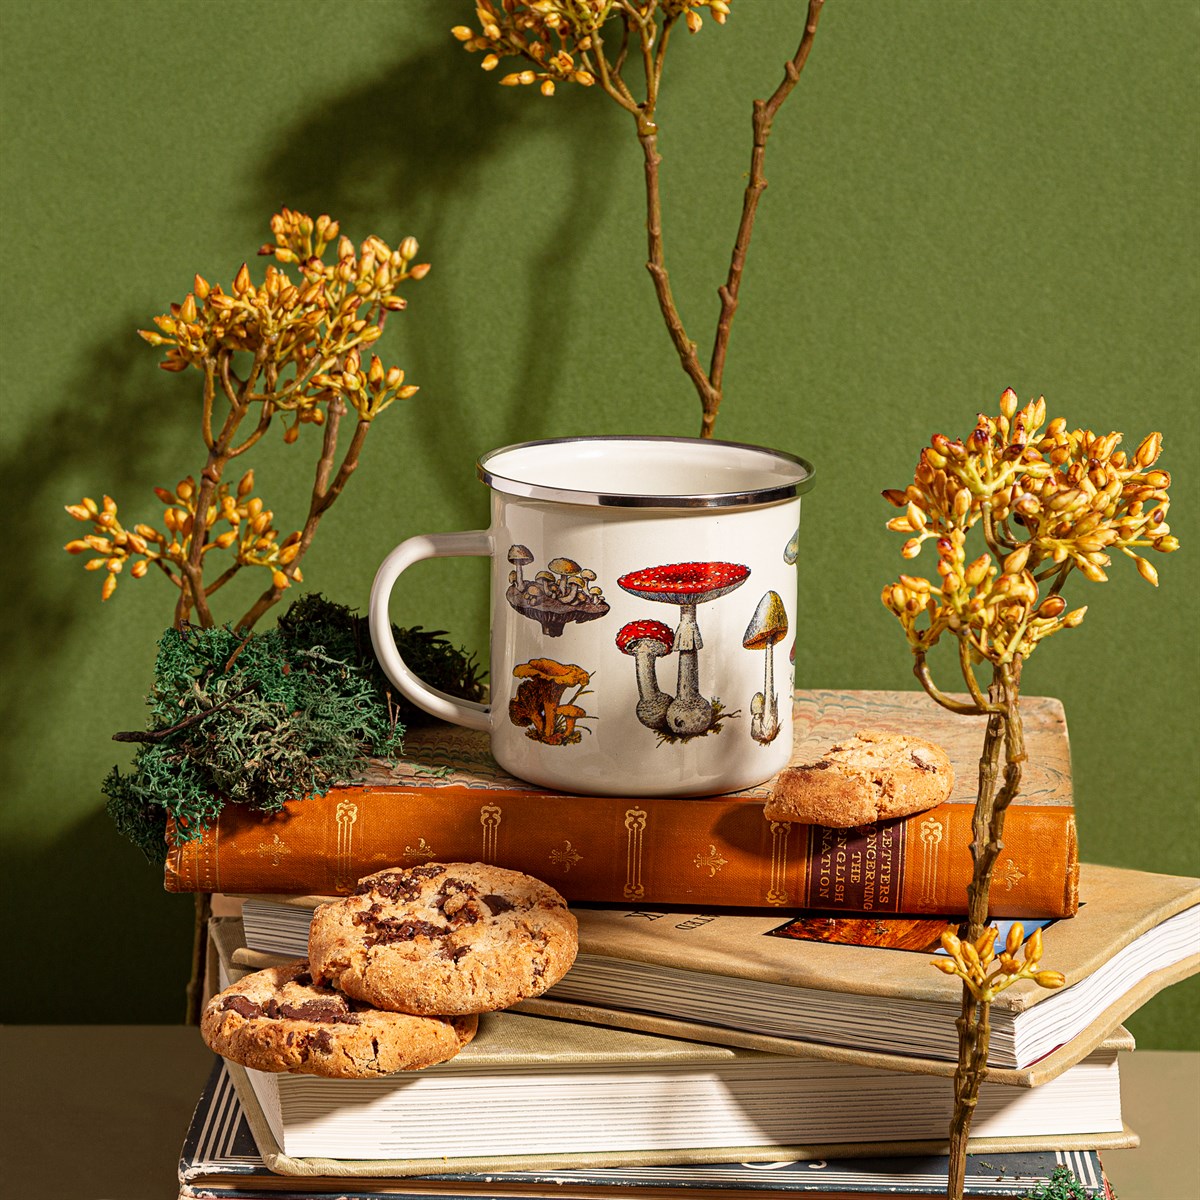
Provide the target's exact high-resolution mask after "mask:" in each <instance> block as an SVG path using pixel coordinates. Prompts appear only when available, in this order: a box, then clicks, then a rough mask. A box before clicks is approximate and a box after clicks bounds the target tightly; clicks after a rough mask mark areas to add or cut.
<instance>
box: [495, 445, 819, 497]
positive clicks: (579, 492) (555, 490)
mask: <svg viewBox="0 0 1200 1200" xmlns="http://www.w3.org/2000/svg"><path fill="white" fill-rule="evenodd" d="M581 442H651V443H655V444H659V445H672V444H674V445H702V446H726V447H729V448H731V449H734V450H751V451H757V452H758V453H761V454H769V455H771V456H772V457H773V458H776V459H779V460H781V461H783V462H786V463H791V464H792V465H793V466H797V467H799V468H800V469H801V471H802V472H803V474H802V475H801V476H800V478H799V479H797V480H795V481H794V482H792V483H782V484H774V485H772V486H771V487H765V488H754V489H752V490H750V491H745V492H708V493H700V494H697V495H684V496H677V495H660V496H646V495H643V494H640V493H635V492H594V491H587V490H584V489H577V488H559V487H550V486H548V485H545V484H540V483H529V482H527V481H525V480H521V479H512V478H510V477H509V476H506V475H499V474H497V473H496V472H494V471H491V470H489V469H488V463H489V462H490V461H491V460H492V459H494V458H496V457H497V456H498V455H501V454H507V453H508V452H509V451H512V450H526V449H530V448H532V447H534V446H561V445H567V444H571V445H578V444H579V443H581ZM475 470H476V473H477V475H478V476H479V478H480V479H481V480H482V481H483V482H484V483H486V484H487V486H488V487H490V488H491V489H492V490H493V491H496V492H501V493H503V494H504V495H506V496H517V497H519V498H521V499H524V500H550V501H554V502H556V503H560V504H580V505H592V506H596V505H598V506H602V507H610V508H744V507H749V506H752V505H755V504H774V503H777V502H778V501H780V500H792V499H794V498H795V497H797V496H801V495H803V494H804V493H805V492H807V491H809V489H811V488H812V486H813V483H814V481H815V476H816V471H815V468H814V467H813V465H812V463H810V462H809V461H808V460H807V459H805V458H801V457H800V456H799V455H798V454H790V453H788V451H786V450H776V449H774V448H773V447H771V446H759V445H755V444H754V443H752V442H730V441H722V440H721V439H719V438H688V437H659V436H655V435H649V434H647V435H642V434H632V435H631V434H621V433H614V434H596V435H594V436H585V437H564V438H540V439H536V440H534V441H529V442H514V443H513V444H512V445H509V446H499V447H497V448H496V449H495V450H489V451H488V452H487V453H486V454H483V455H481V456H480V458H479V459H478V461H477V462H476V464H475Z"/></svg>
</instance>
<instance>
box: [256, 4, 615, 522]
mask: <svg viewBox="0 0 1200 1200" xmlns="http://www.w3.org/2000/svg"><path fill="white" fill-rule="evenodd" d="M447 15H448V14H447V9H446V7H445V5H443V4H440V3H438V4H434V5H432V6H431V7H429V8H427V9H426V14H425V24H424V27H423V28H422V30H421V38H420V40H421V41H422V42H423V43H425V48H423V49H421V50H419V51H418V52H417V53H415V54H413V55H412V56H410V57H408V58H405V59H403V60H401V61H398V62H397V63H396V64H395V66H393V67H390V68H388V69H387V70H386V71H384V72H382V73H381V74H379V75H378V76H376V77H375V78H373V79H371V80H369V81H365V82H363V83H362V84H361V85H360V86H359V87H357V88H355V89H354V90H353V91H351V92H348V93H346V94H344V95H343V96H341V97H340V98H338V99H336V100H332V101H323V102H322V104H321V106H320V107H319V108H318V109H315V110H314V111H313V112H311V113H308V114H305V115H303V116H301V117H299V118H298V119H297V121H296V122H295V124H294V125H293V127H292V128H291V130H289V131H287V132H285V133H284V134H283V135H282V136H280V137H278V138H276V139H275V140H276V143H277V144H278V145H279V146H280V149H279V150H278V152H277V153H276V154H275V155H274V156H273V157H271V158H270V159H269V160H268V161H267V162H266V163H265V164H264V167H263V170H262V173H261V182H260V186H259V194H258V196H257V197H255V198H254V205H255V211H256V212H257V213H259V214H262V213H265V212H273V211H276V210H277V209H278V207H279V206H280V205H282V204H286V205H288V207H291V208H298V209H300V210H302V211H306V212H311V213H313V214H316V213H318V212H329V213H331V214H333V215H335V216H337V217H338V218H339V219H340V220H341V224H342V228H343V229H344V230H345V231H346V232H347V233H348V234H349V235H350V236H351V237H352V238H354V239H355V240H356V241H357V240H360V239H361V237H362V236H363V235H364V234H365V233H367V232H370V231H372V230H373V231H376V232H378V233H379V234H380V236H381V237H383V238H384V240H385V241H388V242H389V243H390V244H393V245H394V244H395V243H396V242H397V241H399V239H400V237H402V236H404V235H405V234H407V233H409V232H411V233H413V234H415V236H416V237H417V238H418V240H419V241H420V242H421V245H422V255H421V257H422V258H424V257H425V254H426V253H428V255H429V257H430V259H431V260H432V261H433V264H434V269H433V273H432V274H431V277H430V282H432V283H434V284H437V285H438V286H435V287H430V288H429V290H428V291H425V290H424V289H425V288H427V287H428V284H422V285H421V288H422V290H421V292H420V295H419V298H418V296H417V294H416V293H415V292H414V298H413V304H412V307H411V309H409V310H408V311H407V312H406V313H405V314H404V316H403V322H404V330H405V334H404V350H403V352H402V354H401V355H400V356H399V357H400V361H402V362H403V363H404V364H405V366H406V368H407V367H408V366H409V365H410V364H412V366H413V369H411V370H409V374H410V376H411V377H412V378H413V379H414V381H415V382H418V383H420V384H421V385H422V386H423V388H424V389H425V391H424V393H423V397H422V398H424V397H429V398H430V400H431V403H430V404H429V406H428V407H427V408H425V409H423V410H422V409H420V407H419V405H418V407H417V408H414V409H413V414H412V415H413V418H414V419H413V420H412V421H411V422H410V424H409V426H408V428H409V431H410V433H409V436H410V437H411V438H412V439H414V440H415V441H416V443H417V444H416V445H415V446H413V447H412V448H411V449H409V450H406V451H405V453H406V454H411V455H412V456H413V460H414V461H415V460H416V457H417V456H418V455H420V456H421V457H423V458H425V459H426V460H427V461H432V462H439V461H441V462H445V461H447V459H449V460H451V461H456V460H458V459H459V458H460V457H461V456H462V455H463V453H464V447H475V446H476V443H477V440H478V437H479V425H480V422H479V418H478V413H479V410H480V407H481V406H483V405H487V406H488V409H489V417H488V429H489V430H490V431H491V432H490V436H492V437H493V438H494V439H496V441H495V444H496V445H503V444H507V443H509V442H517V441H525V440H528V439H529V438H531V437H538V436H544V430H546V429H547V428H549V427H550V425H551V424H552V422H553V415H554V411H555V408H556V406H557V405H559V404H561V403H562V400H563V397H562V396H561V395H559V394H557V389H558V385H559V383H560V375H561V356H560V355H558V354H557V353H555V352H554V351H553V349H552V347H553V346H554V345H555V344H559V345H561V344H563V343H564V342H565V341H566V340H567V339H568V336H569V334H570V332H571V326H572V324H573V323H574V322H576V321H577V320H578V319H579V318H580V316H581V309H584V311H586V304H587V300H586V294H585V292H584V291H583V289H581V288H579V287H577V286H575V279H574V272H575V269H576V264H577V262H578V260H579V257H580V256H581V255H582V253H583V251H584V249H585V248H586V246H587V243H588V242H589V240H590V239H591V238H592V237H593V236H594V233H595V231H596V229H597V227H598V226H599V224H600V221H601V218H602V217H603V215H604V212H605V209H606V207H607V205H608V197H609V191H610V189H609V188H608V187H607V186H606V180H607V178H608V176H609V175H610V173H611V172H612V170H613V169H614V164H615V162H616V160H617V159H618V158H619V156H620V155H621V154H622V153H623V152H627V151H628V150H629V146H628V144H627V142H628V141H629V139H627V138H625V137H622V136H621V135H622V134H624V133H627V131H626V130H624V129H622V128H621V122H622V121H623V120H627V118H626V117H625V116H624V114H622V113H619V112H618V111H616V109H615V106H614V105H613V104H612V103H611V102H609V101H608V99H607V98H606V97H604V96H602V95H599V94H593V93H598V92H599V89H584V88H578V87H563V88H560V89H559V92H558V94H557V95H555V96H554V97H553V98H552V99H546V98H543V97H542V96H540V95H537V94H535V92H534V89H532V88H515V89H511V88H502V87H500V86H499V84H498V82H497V74H495V73H491V74H489V73H486V72H483V71H481V70H480V69H479V61H480V59H479V56H477V55H467V54H466V53H465V52H464V51H463V50H462V49H461V48H460V47H459V45H458V43H457V42H455V41H454V40H453V39H452V38H451V37H450V34H449V29H448V24H449V22H448V20H447ZM547 136H552V137H553V138H554V140H553V143H552V145H553V149H552V151H551V152H549V153H547V154H546V155H545V160H546V162H548V163H551V164H553V169H554V172H555V174H554V177H553V178H548V179H547V181H546V186H545V187H544V188H542V189H539V190H538V192H537V194H538V195H539V196H542V195H544V196H545V197H546V200H545V203H539V204H538V205H537V207H536V208H529V207H522V208H520V209H519V210H517V211H504V209H503V208H502V207H498V206H497V205H493V204H488V203H486V202H481V201H480V199H479V196H478V192H479V188H480V186H481V180H482V178H483V177H484V176H485V174H486V172H485V168H486V166H487V165H488V164H489V162H495V161H496V160H498V159H500V158H501V157H502V156H503V155H504V154H505V153H506V152H507V151H508V150H509V149H510V148H511V146H512V144H513V142H514V141H515V140H516V139H518V138H520V139H525V140H527V141H532V140H538V141H541V140H543V139H545V138H546V137H547ZM526 161H527V160H526ZM630 169H631V171H632V170H634V169H635V165H634V164H633V163H631V164H630ZM457 201H465V202H464V203H458V202H457ZM482 216H486V220H487V223H486V224H484V223H483V222H482V221H481V217H482ZM388 231H390V232H391V236H389V233H388ZM468 247H469V248H470V250H468V249H467V248H468ZM454 258H457V259H458V261H459V262H460V263H464V264H469V272H470V273H469V274H468V272H467V270H460V271H458V272H457V273H454V274H452V276H451V277H450V278H447V277H445V276H443V277H440V278H439V276H438V272H439V271H442V270H445V269H446V267H447V266H448V265H449V263H450V262H451V261H452V259H454ZM465 289H470V292H471V294H470V295H464V290H465ZM521 304H524V306H525V310H526V311H525V312H524V313H523V314H522V316H521V317H520V318H519V319H514V317H513V316H511V315H509V314H508V310H509V309H510V308H511V307H512V306H513V305H521ZM499 309H503V315H502V316H500V318H499V319H498V321H497V324H499V325H502V326H508V327H515V328H518V329H520V330H521V331H522V332H521V334H520V335H519V336H520V344H519V345H517V346H516V347H513V348H511V349H509V348H505V351H504V353H503V355H502V356H501V357H502V358H503V359H504V361H505V363H506V364H509V363H511V367H510V368H509V369H507V370H504V371H499V372H496V373H495V375H494V376H493V378H494V379H495V391H491V392H489V394H488V395H486V396H481V395H478V394H471V391H472V387H474V385H470V386H469V385H468V384H467V383H466V382H465V380H464V372H463V370H462V369H461V363H462V362H463V361H468V362H469V361H470V360H471V359H475V360H477V361H478V363H479V367H478V369H476V370H472V371H470V372H467V374H469V375H470V376H471V377H472V378H473V379H478V378H480V377H481V376H483V375H485V374H487V371H486V367H485V364H486V362H487V360H488V356H489V354H493V356H494V346H493V345H492V343H491V341H490V339H489V332H488V329H487V327H486V325H481V321H480V317H481V316H483V317H484V318H486V314H488V313H496V312H497V311H498V310H499ZM548 346H549V347H551V348H550V349H548ZM505 375H507V376H508V377H509V378H508V379H507V381H506V380H505V378H504V376H505ZM434 397H436V403H433V402H432V400H433V398H434ZM534 400H536V410H535V411H536V414H537V415H536V418H535V420H533V421H531V417H530V412H531V403H532V402H533V401H534ZM418 412H423V413H424V414H425V419H417V414H418ZM483 448H484V447H480V449H483ZM430 483H431V485H432V486H437V487H440V488H442V489H443V490H444V494H443V503H444V505H445V507H446V510H447V512H448V513H451V514H454V515H456V516H457V517H458V518H459V519H465V518H466V517H467V516H468V513H467V511H466V508H465V500H464V497H463V496H462V495H461V490H460V489H458V488H457V486H456V484H455V482H454V480H453V477H452V476H451V475H450V474H449V473H438V476H437V477H436V478H435V479H431V480H430Z"/></svg>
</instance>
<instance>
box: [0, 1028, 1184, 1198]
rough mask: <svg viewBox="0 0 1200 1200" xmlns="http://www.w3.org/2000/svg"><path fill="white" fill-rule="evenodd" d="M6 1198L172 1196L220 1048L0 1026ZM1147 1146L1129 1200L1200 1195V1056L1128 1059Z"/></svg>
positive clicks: (1130, 1100) (1131, 1177) (1133, 1173)
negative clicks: (198, 1105)
mask: <svg viewBox="0 0 1200 1200" xmlns="http://www.w3.org/2000/svg"><path fill="white" fill-rule="evenodd" d="M0 1062H2V1063H3V1078H2V1080H0V1084H2V1086H0V1131H2V1135H0V1136H2V1139H3V1140H2V1142H0V1195H3V1196H6V1197H7V1196H11V1197H13V1198H14V1200H16V1198H17V1197H21V1198H23V1200H24V1198H26V1197H28V1198H29V1200H173V1198H174V1197H175V1196H176V1195H177V1181H176V1167H177V1165H178V1159H179V1149H180V1146H181V1145H182V1142H183V1136H184V1133H185V1132H186V1130H187V1126H188V1121H189V1120H190V1118H191V1115H192V1110H193V1108H194V1107H195V1105H196V1101H197V1099H198V1098H199V1095H200V1089H201V1088H202V1086H203V1085H204V1082H205V1080H206V1079H207V1078H208V1073H209V1070H210V1069H211V1067H212V1055H211V1054H210V1053H209V1051H208V1050H207V1048H206V1047H205V1046H204V1044H203V1043H202V1042H201V1041H200V1035H199V1034H198V1033H197V1032H196V1030H194V1029H187V1028H184V1027H182V1026H175V1025H140V1026H130V1025H120V1026H116V1025H92V1026H79V1025H74V1026H62V1025H53V1026H52V1025H7V1026H3V1027H0ZM1121 1090H1122V1098H1123V1102H1124V1107H1125V1116H1126V1122H1127V1124H1129V1125H1130V1126H1132V1128H1134V1129H1136V1130H1137V1132H1138V1133H1140V1134H1141V1136H1142V1145H1141V1147H1140V1148H1139V1149H1137V1150H1117V1151H1109V1152H1108V1153H1106V1154H1105V1155H1104V1164H1105V1167H1106V1169H1107V1170H1108V1173H1109V1176H1110V1178H1111V1179H1112V1182H1113V1185H1114V1186H1115V1188H1116V1190H1117V1194H1118V1196H1119V1197H1120V1200H1200V1053H1188V1052H1167V1051H1153V1050H1139V1051H1136V1052H1134V1053H1133V1054H1131V1055H1129V1056H1127V1057H1124V1058H1122V1060H1121Z"/></svg>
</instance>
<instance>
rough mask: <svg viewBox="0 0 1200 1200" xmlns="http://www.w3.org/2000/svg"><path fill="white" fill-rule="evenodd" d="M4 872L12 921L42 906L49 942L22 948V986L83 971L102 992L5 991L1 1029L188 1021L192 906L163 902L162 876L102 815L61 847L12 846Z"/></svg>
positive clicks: (78, 827)
mask: <svg viewBox="0 0 1200 1200" xmlns="http://www.w3.org/2000/svg"><path fill="white" fill-rule="evenodd" d="M4 864H5V865H4V871H5V884H6V886H7V888H8V889H9V893H8V894H9V895H10V896H11V897H12V905H13V907H12V909H11V910H10V911H12V912H14V913H15V912H16V911H17V905H18V904H21V905H22V906H23V907H25V908H26V910H27V911H30V912H32V907H30V906H33V905H36V906H39V909H40V911H39V912H38V916H39V917H40V919H41V920H42V922H43V925H44V929H43V935H42V936H38V937H26V938H23V939H21V943H20V968H19V978H20V979H21V980H22V981H29V980H38V979H43V980H61V979H64V978H66V977H68V976H72V977H73V976H74V973H75V972H76V971H80V972H81V973H82V974H83V975H84V976H86V977H87V978H89V979H91V980H92V981H93V985H94V986H89V987H49V986H46V987H39V986H36V985H34V986H30V987H27V986H10V987H7V988H5V989H4V992H3V996H2V998H0V1023H3V1024H17V1025H19V1024H35V1025H60V1024H61V1025H129V1024H179V1023H181V1022H182V1021H183V1017H184V1012H185V1010H186V1007H187V1005H186V984H187V980H188V976H189V974H190V971H191V937H190V931H191V926H192V921H193V913H194V905H195V901H194V897H192V896H190V895H171V896H168V895H165V894H164V893H163V886H162V875H161V873H160V872H158V871H156V870H155V869H154V868H153V867H151V866H150V865H149V864H148V863H147V862H146V860H145V859H144V858H143V857H142V854H141V851H139V850H137V849H135V848H134V847H133V846H132V845H130V844H129V843H128V842H126V841H124V840H123V839H122V837H121V835H120V834H119V833H117V831H116V829H115V828H114V826H113V824H112V822H111V821H110V820H109V819H108V816H107V814H106V813H105V812H104V811H103V810H102V809H97V810H96V811H95V812H93V813H90V814H89V815H88V816H87V817H85V818H83V819H82V820H81V821H79V822H78V824H75V825H73V826H72V828H71V831H70V833H69V834H67V835H64V836H61V837H58V838H56V839H55V840H53V841H46V842H44V843H42V842H39V843H37V844H34V843H32V842H30V843H24V842H21V843H17V842H16V840H15V839H12V840H10V842H9V844H8V845H7V846H6V848H5V855H4ZM48 886H49V887H50V888H52V889H53V891H52V892H50V893H48V892H47V888H48ZM38 896H42V897H43V899H42V900H34V899H33V898H34V897H38ZM18 898H19V899H18ZM51 930H53V932H52V933H51V932H50V931H51ZM46 935H48V936H46ZM95 985H98V986H95ZM199 1036H200V1035H199V1033H197V1034H196V1037H197V1038H199Z"/></svg>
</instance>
